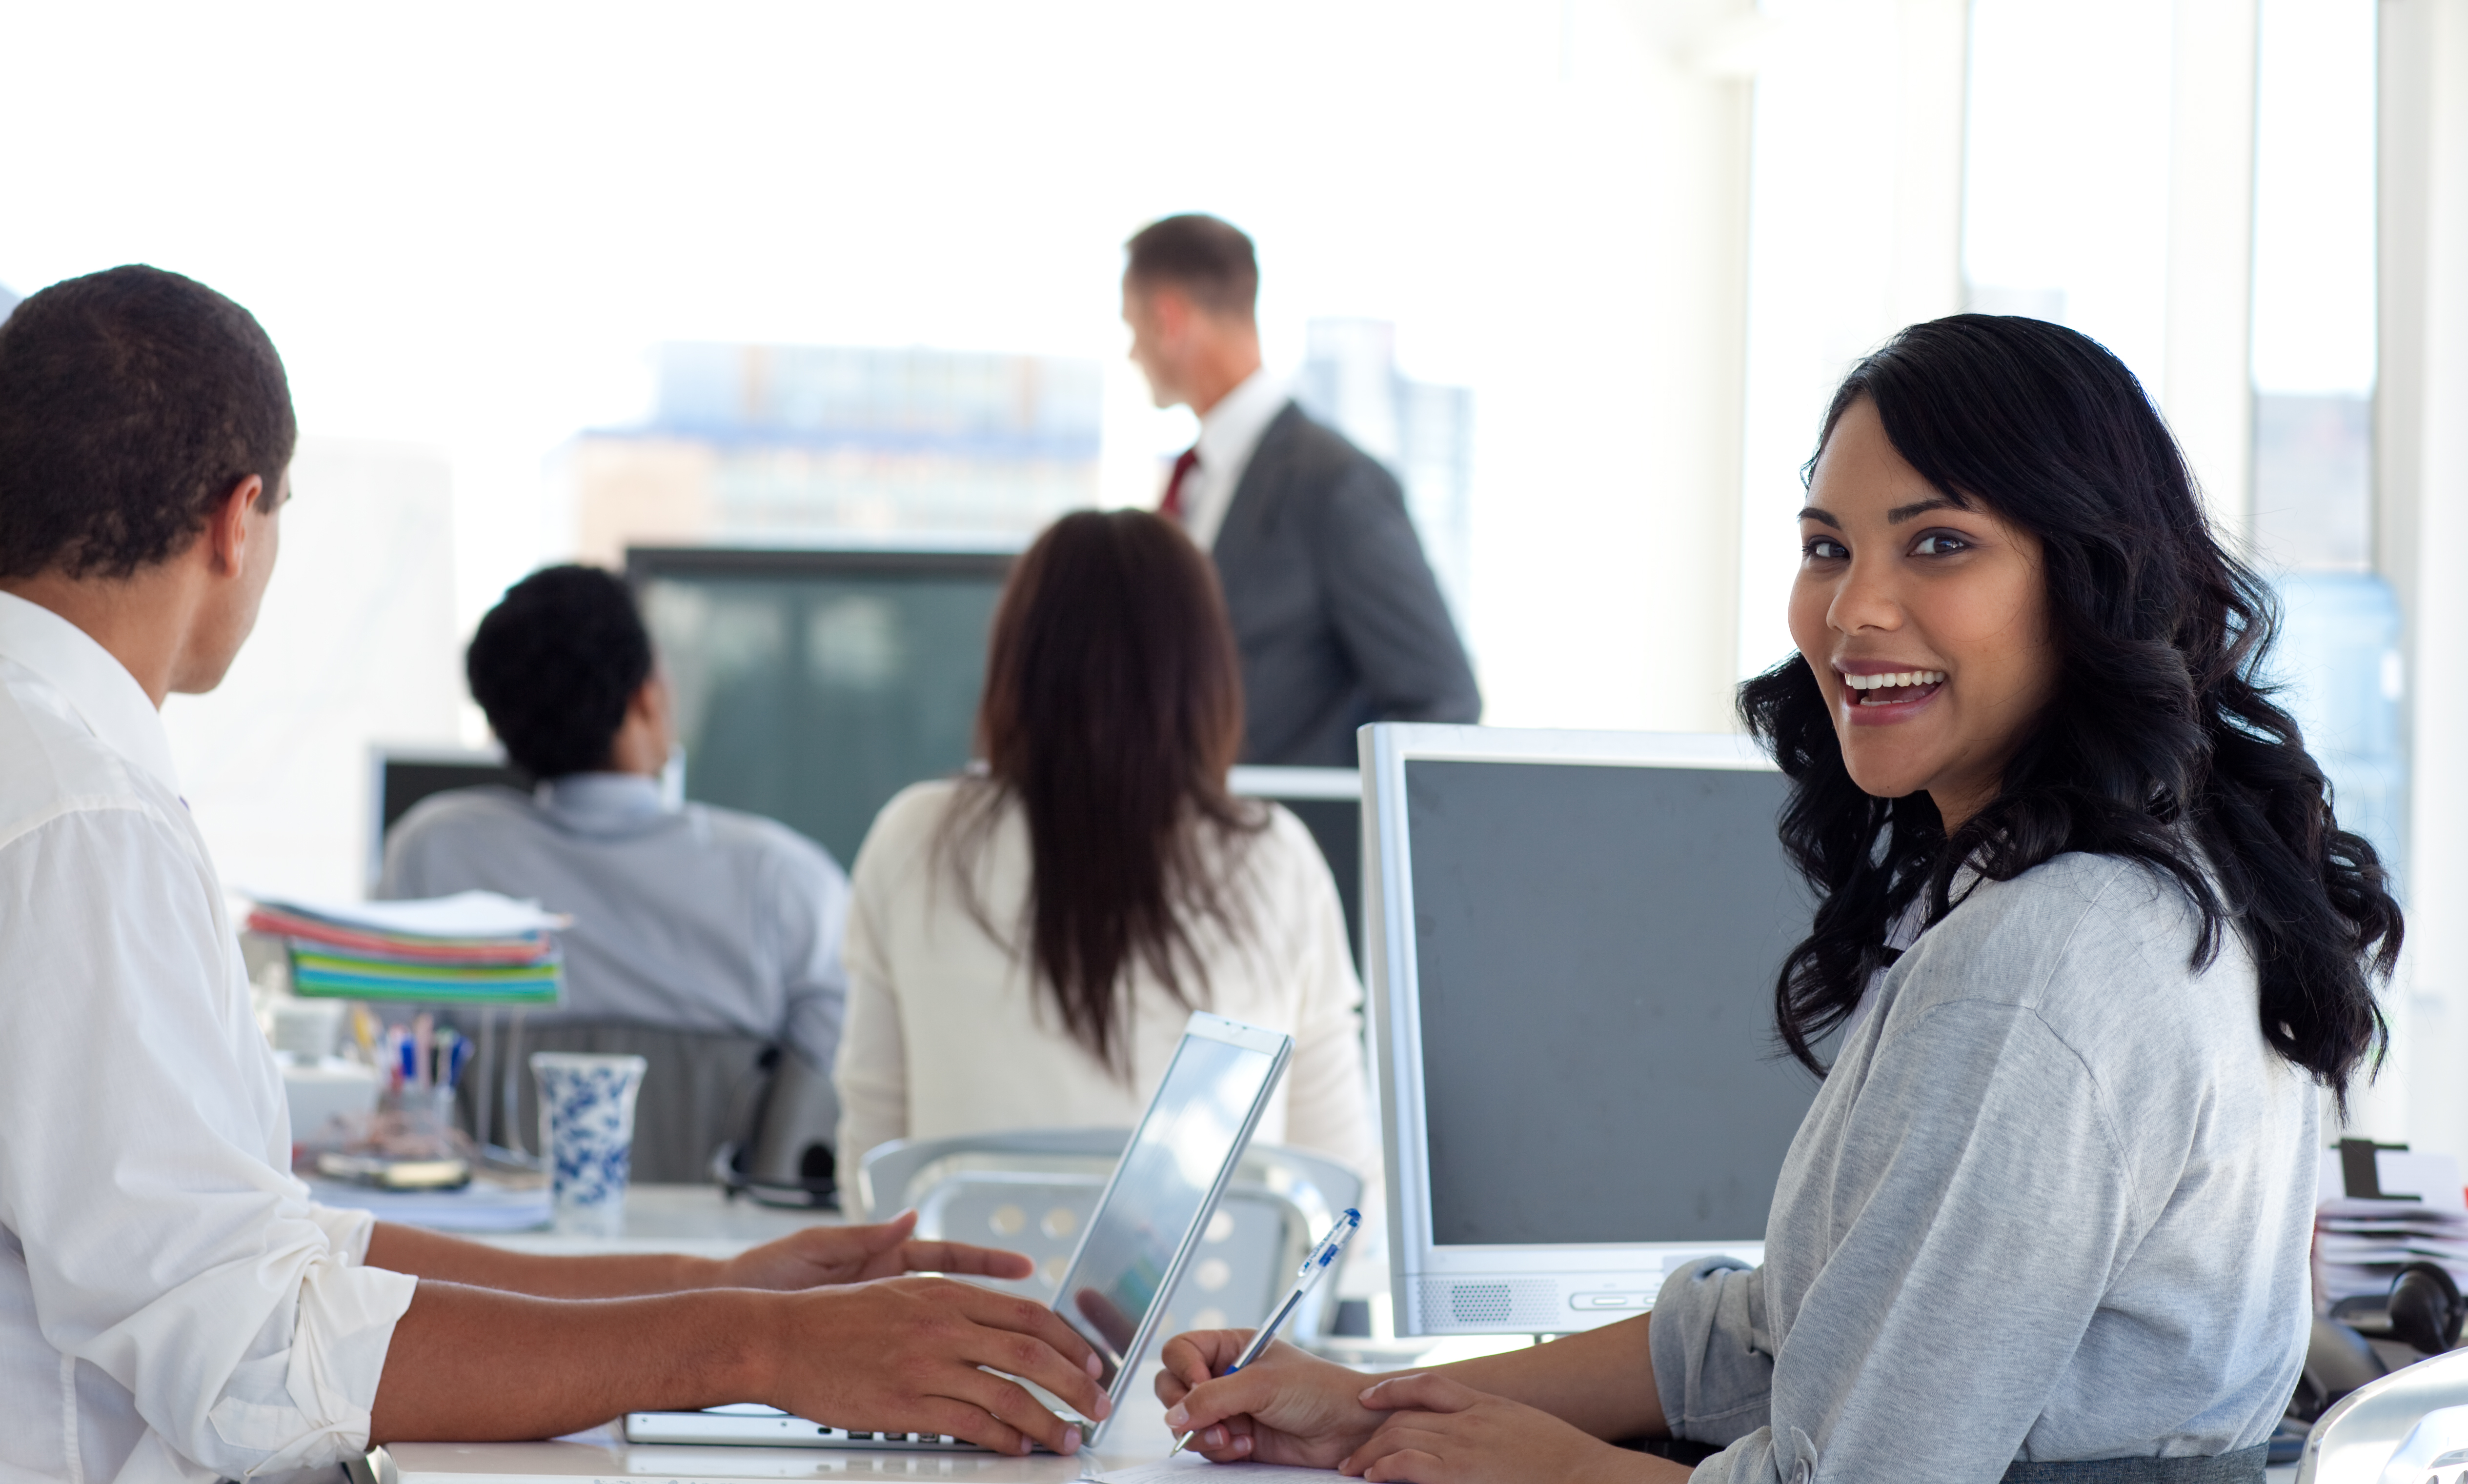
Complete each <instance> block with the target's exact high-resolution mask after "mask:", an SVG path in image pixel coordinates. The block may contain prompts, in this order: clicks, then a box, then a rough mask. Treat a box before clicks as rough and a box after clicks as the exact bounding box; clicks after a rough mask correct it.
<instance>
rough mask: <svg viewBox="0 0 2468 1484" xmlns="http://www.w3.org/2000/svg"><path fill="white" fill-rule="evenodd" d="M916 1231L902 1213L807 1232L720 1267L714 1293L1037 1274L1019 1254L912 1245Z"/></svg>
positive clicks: (912, 1216)
mask: <svg viewBox="0 0 2468 1484" xmlns="http://www.w3.org/2000/svg"><path fill="white" fill-rule="evenodd" d="M916 1227H917V1213H916V1212H914V1211H903V1212H902V1213H901V1214H900V1215H898V1216H896V1217H894V1218H892V1219H891V1220H890V1221H884V1222H882V1223H880V1225H875V1226H809V1227H807V1228H806V1229H805V1230H804V1231H801V1232H796V1233H793V1234H791V1235H789V1236H786V1237H783V1238H781V1239H780V1240H779V1241H777V1242H767V1243H765V1244H763V1245H761V1246H759V1247H754V1248H751V1249H749V1250H747V1251H745V1252H742V1253H740V1254H738V1255H737V1256H736V1257H733V1258H731V1259H729V1260H728V1261H727V1262H725V1263H722V1264H720V1272H719V1276H718V1278H717V1280H716V1281H715V1282H714V1284H713V1287H715V1288H724V1289H774V1290H791V1289H811V1288H816V1287H819V1286H821V1285H823V1284H827V1283H864V1282H867V1281H869V1280H871V1279H875V1278H891V1277H897V1276H898V1275H900V1274H901V1273H905V1272H941V1273H958V1274H962V1275H965V1276H970V1277H984V1278H1025V1277H1027V1276H1028V1275H1029V1274H1030V1273H1032V1272H1035V1271H1036V1270H1037V1265H1036V1264H1035V1263H1034V1262H1031V1261H1030V1260H1029V1259H1028V1258H1026V1257H1024V1256H1022V1255H1021V1254H1019V1253H1017V1252H1001V1251H996V1250H995V1249H994V1248H993V1247H972V1246H971V1245H969V1244H967V1243H965V1242H916V1241H911V1240H910V1238H909V1236H908V1234H909V1233H910V1232H911V1231H914V1230H915V1229H916Z"/></svg>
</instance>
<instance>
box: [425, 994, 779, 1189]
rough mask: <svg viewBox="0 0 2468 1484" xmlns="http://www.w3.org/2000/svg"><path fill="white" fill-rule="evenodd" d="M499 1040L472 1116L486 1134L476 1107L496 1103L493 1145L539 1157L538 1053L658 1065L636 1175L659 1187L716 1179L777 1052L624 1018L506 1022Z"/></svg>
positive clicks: (643, 1111)
mask: <svg viewBox="0 0 2468 1484" xmlns="http://www.w3.org/2000/svg"><path fill="white" fill-rule="evenodd" d="M491 1040H492V1041H493V1042H494V1044H493V1045H492V1046H491V1048H490V1049H491V1055H490V1056H489V1058H488V1061H489V1062H492V1063H494V1065H487V1066H475V1067H474V1068H473V1074H472V1075H470V1076H468V1077H466V1078H465V1079H464V1082H463V1086H462V1089H461V1094H462V1100H463V1102H464V1103H465V1105H466V1107H465V1110H464V1117H465V1119H466V1121H467V1123H468V1124H469V1125H470V1126H471V1127H474V1128H476V1127H478V1123H477V1120H476V1118H475V1117H474V1111H473V1109H472V1107H470V1106H469V1105H471V1104H472V1102H473V1101H474V1100H475V1099H477V1098H480V1097H484V1096H485V1097H489V1098H490V1099H491V1109H490V1118H489V1127H490V1129H491V1138H492V1140H493V1141H494V1142H496V1143H499V1144H503V1145H505V1146H507V1147H509V1148H514V1149H524V1150H530V1151H531V1152H532V1153H539V1151H537V1149H533V1146H534V1145H536V1144H537V1143H538V1142H539V1089H538V1087H537V1084H535V1083H534V1082H533V1080H532V1074H531V1065H530V1062H529V1058H530V1056H531V1054H532V1053H533V1052H535V1051H585V1052H593V1053H598V1054H602V1055H623V1056H638V1057H641V1058H642V1059H643V1060H644V1061H645V1062H649V1063H650V1065H649V1067H648V1068H647V1069H646V1070H645V1071H644V1073H643V1087H642V1091H641V1092H640V1093H638V1094H637V1095H636V1098H635V1103H634V1150H633V1177H634V1178H635V1179H636V1180H639V1181H643V1182H646V1183H654V1184H699V1183H701V1182H703V1181H705V1180H708V1179H710V1178H711V1156H712V1152H713V1151H714V1150H716V1149H718V1148H719V1147H720V1145H721V1144H723V1143H725V1142H727V1141H728V1140H730V1139H733V1138H737V1137H739V1136H740V1134H741V1133H742V1131H743V1130H742V1129H741V1128H740V1127H739V1124H740V1121H741V1119H742V1116H743V1114H742V1109H743V1107H744V1106H745V1094H746V1092H747V1091H748V1089H749V1088H753V1087H759V1086H760V1085H761V1084H762V1080H763V1077H764V1073H763V1070H762V1067H761V1062H762V1059H763V1053H764V1052H765V1051H766V1049H768V1047H767V1044H766V1042H764V1041H762V1040H758V1039H755V1038H753V1037H750V1036H733V1035H728V1034H726V1033H722V1032H708V1031H678V1030H671V1029H668V1028H667V1027H664V1026H651V1025H639V1024H635V1023H633V1022H631V1021H620V1020H580V1019H575V1020H564V1019H560V1020H552V1021H548V1022H546V1023H542V1022H540V1021H537V1020H535V1021H532V1022H530V1023H529V1024H520V1025H518V1026H509V1025H506V1024H500V1025H498V1026H497V1027H496V1030H495V1033H494V1035H493V1036H492V1037H491ZM509 1071H511V1072H512V1073H513V1075H512V1077H508V1076H507V1075H506V1073H507V1072H509ZM492 1083H493V1084H494V1085H491V1084H492ZM509 1092H511V1093H512V1094H513V1095H514V1096H513V1098H512V1100H511V1106H509V1099H508V1098H507V1096H506V1094H507V1093H509Z"/></svg>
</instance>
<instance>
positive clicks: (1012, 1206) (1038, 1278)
mask: <svg viewBox="0 0 2468 1484" xmlns="http://www.w3.org/2000/svg"><path fill="white" fill-rule="evenodd" d="M1130 1139H1131V1132H1130V1130H1124V1129H1037V1130H1013V1131H1009V1132H1002V1133H985V1134H974V1135H968V1136H964V1137H960V1138H950V1139H918V1140H901V1141H899V1142H896V1143H892V1144H886V1145H884V1146H882V1147H881V1148H880V1149H878V1150H875V1151H874V1152H873V1153H869V1154H868V1155H867V1156H866V1159H865V1167H864V1169H863V1171H862V1172H861V1173H860V1175H859V1176H858V1190H859V1193H860V1195H861V1197H862V1199H863V1201H864V1205H865V1210H866V1214H867V1220H869V1221H881V1220H883V1219H885V1218H886V1217H888V1216H890V1215H892V1214H893V1213H895V1212H898V1211H900V1210H903V1209H904V1208H906V1207H908V1206H915V1207H916V1208H917V1232H918V1235H919V1236H922V1237H933V1238H940V1239H944V1240H948V1241H956V1242H974V1243H979V1244H984V1245H988V1246H997V1247H1004V1248H1007V1249H1009V1250H1012V1251H1015V1252H1025V1253H1027V1254H1028V1255H1029V1256H1030V1257H1031V1258H1033V1259H1035V1260H1036V1262H1037V1273H1036V1275H1035V1276H1034V1277H1030V1278H1025V1279H1020V1280H1018V1281H1016V1282H1001V1281H996V1280H986V1281H988V1282H989V1283H991V1285H992V1286H993V1287H995V1288H1000V1289H1005V1290H1010V1291H1012V1292H1017V1293H1021V1294H1025V1295H1028V1296H1030V1297H1034V1298H1036V1299H1037V1300H1039V1301H1040V1302H1049V1301H1051V1300H1052V1298H1053V1297H1054V1293H1055V1290H1056V1289H1057V1288H1058V1287H1059V1286H1060V1285H1061V1284H1062V1282H1063V1268H1064V1267H1066V1266H1068V1265H1069V1263H1070V1261H1071V1254H1072V1251H1073V1249H1074V1248H1075V1247H1076V1246H1077V1245H1078V1244H1079V1241H1080V1234H1081V1232H1082V1230H1083V1229H1084V1228H1085V1227H1086V1225H1087V1224H1088V1218H1089V1216H1090V1215H1091V1214H1092V1213H1093V1212H1094V1211H1095V1210H1096V1207H1097V1198H1098V1197H1099V1196H1100V1195H1102V1194H1103V1193H1104V1191H1105V1188H1106V1181H1107V1179H1108V1177H1109V1176H1112V1174H1113V1171H1114V1165H1115V1162H1116V1161H1117V1160H1119V1159H1120V1158H1121V1157H1122V1153H1123V1146H1124V1145H1125V1144H1126V1143H1128V1142H1129V1141H1130ZM1361 1199H1362V1180H1361V1177H1360V1176H1357V1175H1355V1174H1354V1173H1353V1172H1352V1171H1350V1170H1347V1169H1346V1168H1345V1167H1344V1166H1342V1165H1340V1164H1338V1163H1337V1162H1336V1161H1335V1160H1332V1159H1329V1158H1327V1157H1325V1156H1323V1155H1319V1154H1314V1153H1308V1152H1306V1151H1303V1150H1296V1149H1287V1148H1282V1147H1280V1146H1277V1145H1272V1144H1254V1145H1252V1146H1251V1147H1250V1148H1249V1149H1247V1150H1245V1152H1244V1154H1243V1158H1242V1161H1241V1163H1240V1164H1239V1165H1237V1166H1236V1168H1235V1173H1234V1179H1233V1181H1232V1182H1231V1183H1230V1184H1229V1185H1228V1186H1227V1188H1226V1192H1225V1199H1223V1200H1222V1201H1221V1202H1219V1204H1218V1208H1217V1213H1216V1215H1215V1216H1214V1217H1212V1218H1211V1219H1210V1221H1209V1223H1208V1229H1207V1231H1206V1232H1205V1233H1204V1234H1203V1235H1202V1237H1201V1239H1200V1251H1199V1253H1198V1254H1197V1255H1196V1256H1195V1257H1194V1259H1193V1261H1192V1264H1191V1266H1190V1267H1188V1268H1187V1269H1186V1270H1185V1271H1184V1273H1183V1276H1182V1280H1181V1281H1180V1282H1179V1283H1177V1285H1176V1287H1175V1290H1174V1292H1173V1293H1172V1294H1170V1295H1168V1297H1167V1300H1166V1322H1165V1323H1164V1324H1163V1325H1162V1326H1161V1330H1160V1332H1161V1333H1163V1334H1169V1335H1170V1334H1173V1333H1176V1332H1177V1331H1179V1330H1188V1329H1219V1328H1224V1327H1229V1326H1230V1327H1244V1326H1249V1325H1255V1324H1258V1323H1259V1322H1260V1321H1261V1320H1262V1319H1264V1318H1266V1317H1267V1316H1268V1311H1269V1310H1270V1309H1271V1308H1273V1307H1274V1306H1275V1305H1276V1304H1277V1303H1278V1302H1279V1301H1280V1300H1282V1299H1283V1298H1284V1297H1285V1296H1286V1290H1287V1288H1288V1287H1289V1286H1290V1285H1291V1283H1292V1281H1293V1276H1294V1271H1295V1269H1296V1268H1298V1267H1301V1266H1302V1261H1303V1259H1304V1257H1305V1256H1307V1255H1308V1254H1309V1253H1310V1251H1311V1248H1312V1244H1314V1243H1315V1242H1317V1241H1318V1240H1319V1239H1320V1237H1321V1235H1322V1234H1324V1233H1325V1232H1326V1231H1327V1230H1328V1228H1329V1226H1330V1225H1331V1224H1333V1223H1334V1222H1335V1221H1336V1219H1337V1212H1339V1211H1341V1210H1343V1209H1345V1208H1346V1207H1347V1206H1350V1205H1355V1204H1357V1203H1358V1202H1360V1200H1361ZM1334 1306H1335V1294H1334V1291H1333V1289H1332V1287H1331V1286H1329V1285H1326V1284H1323V1285H1322V1286H1321V1287H1320V1288H1319V1289H1318V1290H1315V1291H1314V1293H1313V1294H1312V1296H1311V1299H1310V1300H1309V1301H1307V1302H1306V1303H1305V1305H1304V1306H1303V1308H1302V1309H1301V1310H1300V1311H1299V1312H1297V1313H1296V1314H1295V1315H1294V1318H1293V1319H1292V1321H1291V1328H1290V1330H1289V1331H1288V1333H1290V1334H1291V1335H1293V1336H1297V1337H1308V1336H1318V1335H1322V1334H1325V1333H1326V1332H1327V1328H1328V1319H1329V1316H1330V1315H1331V1314H1332V1313H1334V1312H1335V1307H1334Z"/></svg>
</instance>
